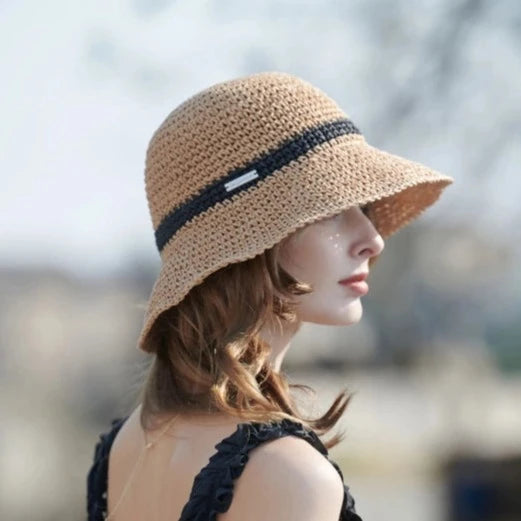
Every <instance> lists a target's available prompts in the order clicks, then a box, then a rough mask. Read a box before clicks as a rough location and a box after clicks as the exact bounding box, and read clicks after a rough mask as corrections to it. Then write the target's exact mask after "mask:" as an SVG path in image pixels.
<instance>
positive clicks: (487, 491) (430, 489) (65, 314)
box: [0, 0, 521, 521]
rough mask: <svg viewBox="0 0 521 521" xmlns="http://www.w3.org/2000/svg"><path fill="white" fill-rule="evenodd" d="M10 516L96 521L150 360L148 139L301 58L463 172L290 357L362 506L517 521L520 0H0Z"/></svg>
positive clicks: (402, 150) (4, 494) (350, 103)
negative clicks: (177, 113) (365, 287)
mask: <svg viewBox="0 0 521 521" xmlns="http://www.w3.org/2000/svg"><path fill="white" fill-rule="evenodd" d="M0 20H1V31H0V43H1V45H0V53H1V63H2V72H3V74H2V77H3V80H2V82H1V83H0V103H1V105H2V111H1V114H2V125H1V126H0V154H1V155H0V158H1V159H0V160H1V163H0V168H1V170H0V172H1V176H2V189H1V190H0V202H1V216H2V218H1V220H0V361H1V363H0V406H1V410H2V421H1V422H0V518H1V519H3V520H4V519H5V520H10V521H15V520H22V519H23V520H27V519H38V520H53V521H59V520H72V519H77V520H81V519H84V518H85V491H86V472H87V469H88V467H89V466H90V464H91V462H92V458H93V454H94V446H95V443H96V442H97V440H98V435H99V433H101V432H104V431H106V430H108V428H109V427H110V420H111V419H112V418H116V417H118V416H120V415H122V414H124V413H125V412H126V409H127V408H128V407H129V405H130V404H131V403H132V401H133V400H134V397H135V393H136V392H137V391H136V389H137V388H138V387H139V384H140V382H141V380H142V377H143V373H144V371H145V369H146V367H147V364H148V363H149V359H148V358H147V357H146V356H145V355H144V354H142V353H140V352H139V351H138V350H137V348H136V341H137V337H138V334H139V330H140V328H141V324H142V319H143V310H144V306H145V304H146V301H147V298H148V295H149V293H150V290H151V288H152V284H153V282H154V279H155V277H156V275H157V273H158V270H159V255H158V253H157V250H156V247H155V243H154V237H153V229H152V225H151V222H150V219H149V214H148V207H147V203H146V199H145V192H144V177H143V170H144V158H145V151H146V147H147V145H148V141H149V139H150V137H151V135H152V133H153V131H154V130H155V129H156V128H157V126H158V125H159V124H160V123H161V122H162V120H163V119H164V118H165V117H166V115H167V114H168V113H169V112H170V111H171V110H172V109H173V108H174V107H175V106H176V105H177V104H179V103H181V102H182V101H183V100H184V99H186V98H187V97H188V96H190V95H192V94H193V93H195V92H196V91H198V90H200V89H202V88H205V87H207V86H209V85H211V84H213V83H215V82H218V81H224V80H226V79H230V78H232V77H236V76H241V75H246V74H250V73H254V72H260V71H264V70H280V71H286V72H290V73H293V74H296V75H299V76H301V77H302V78H304V79H306V80H308V81H311V82H312V83H314V84H316V85H317V86H319V87H320V88H322V89H323V90H324V91H325V92H326V93H328V94H329V95H331V96H332V97H333V98H335V99H336V100H337V101H338V103H339V104H340V105H341V106H342V108H343V109H344V110H345V111H346V112H347V114H348V115H349V116H350V117H351V118H352V120H353V121H354V122H355V124H356V125H357V126H358V127H359V128H360V130H361V131H362V132H363V134H364V135H365V137H366V139H367V140H368V141H369V142H370V143H371V144H373V145H375V146H378V147H380V148H383V149H384V150H387V151H390V152H393V153H396V154H400V155H403V156H406V157H409V158H411V159H414V160H417V161H420V162H423V163H425V164H427V165H429V166H431V167H433V168H435V169H437V170H439V171H442V172H444V173H447V174H449V175H451V176H453V177H454V179H455V182H454V184H453V185H451V186H450V187H448V188H447V189H446V191H445V193H444V194H443V195H442V198H441V199H440V201H439V203H437V204H436V205H435V206H434V207H432V208H431V209H429V210H428V211H427V212H426V213H425V214H424V215H422V216H421V217H420V218H419V219H418V220H416V221H415V222H414V223H413V224H412V225H410V226H408V227H407V228H405V229H403V230H401V231H399V232H398V233H397V234H395V235H394V236H392V237H390V238H388V239H387V241H386V249H385V252H384V254H383V255H382V257H381V258H380V260H379V261H378V262H377V263H376V265H375V266H374V268H373V271H372V273H371V276H370V286H371V289H370V292H369V294H368V295H367V296H365V297H364V298H363V305H364V315H363V318H362V320H361V322H360V323H358V324H356V325H353V326H349V327H347V328H332V327H329V326H316V325H305V326H304V328H303V329H302V330H301V331H300V332H299V334H298V336H297V337H296V338H295V340H294V341H293V344H292V347H291V349H290V351H289V353H288V355H287V357H286V361H285V365H284V366H283V367H284V369H285V371H286V372H287V373H288V375H289V376H290V379H291V381H292V382H293V383H307V384H309V385H311V386H312V387H314V388H315V390H316V391H317V396H316V401H315V403H314V405H313V407H315V408H316V412H317V413H318V412H323V411H324V410H325V408H326V407H327V406H328V405H329V404H330V403H331V401H332V399H333V398H334V397H335V396H336V394H337V393H338V392H339V391H340V390H341V389H342V388H343V387H344V386H347V387H348V388H349V389H350V390H351V391H353V392H354V393H355V396H354V398H353V400H352V402H351V404H350V406H349V408H348V412H347V413H346V414H345V416H344V419H343V420H342V425H341V427H342V428H343V429H345V431H346V439H345V441H344V442H342V443H341V444H340V447H335V448H334V449H332V452H331V453H332V456H333V457H334V458H336V460H337V461H338V462H339V464H340V466H341V468H342V470H343V473H344V478H345V482H346V483H347V484H348V485H349V487H350V490H351V492H352V494H353V496H354V497H355V499H356V506H357V510H358V512H359V513H360V514H361V516H362V517H363V519H364V520H368V521H371V520H375V521H377V520H386V521H394V520H400V521H409V520H410V521H413V520H414V521H455V520H458V521H470V520H472V521H485V520H486V521H499V520H501V521H512V520H517V521H519V520H521V505H520V499H519V498H520V497H521V407H520V403H521V345H520V343H521V342H520V338H521V283H520V278H521V274H520V270H519V261H520V259H521V255H520V253H521V252H520V250H521V241H520V239H521V205H520V204H519V201H520V197H521V176H519V164H520V159H521V103H520V100H521V96H520V93H521V4H520V3H519V2H517V1H514V0H499V1H497V2H485V1H482V0H418V1H416V2H411V1H405V0H395V1H393V2H387V1H384V0H352V1H348V0H345V1H340V0H321V1H318V0H317V1H305V0H299V1H296V0H278V1H274V0H264V1H262V2H261V1H258V0H253V1H251V2H244V1H239V0H220V1H217V0H213V1H212V0H206V1H205V0H191V1H188V0H182V1H181V0H180V1H171V0H120V1H118V2H110V1H109V2H107V1H105V2H102V1H100V0H93V1H90V2H66V1H65V0H54V1H48V2H36V1H18V2H2V3H1V4H0Z"/></svg>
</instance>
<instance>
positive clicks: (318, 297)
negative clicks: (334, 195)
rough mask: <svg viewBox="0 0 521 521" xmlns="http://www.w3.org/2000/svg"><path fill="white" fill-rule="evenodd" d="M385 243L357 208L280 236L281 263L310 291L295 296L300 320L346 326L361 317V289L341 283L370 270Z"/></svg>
mask: <svg viewBox="0 0 521 521" xmlns="http://www.w3.org/2000/svg"><path fill="white" fill-rule="evenodd" d="M383 248H384V241H383V239H382V237H381V236H380V235H379V234H378V232H377V230H376V228H375V227H374V226H373V224H372V222H371V221H370V220H369V219H368V217H366V215H365V213H364V212H363V210H362V208H361V207H358V206H354V207H351V208H349V209H348V210H344V211H343V212H341V213H339V214H337V215H335V216H333V217H328V218H325V219H322V220H320V221H317V222H314V223H311V224H308V225H307V226H305V227H303V228H300V229H299V230H297V231H296V232H294V233H293V234H292V235H290V236H289V237H287V238H286V239H284V241H283V244H282V248H281V257H280V264H281V266H282V268H284V269H285V270H286V271H287V272H288V273H289V274H290V275H292V276H293V277H295V278H296V279H297V280H299V281H302V282H307V283H309V284H310V285H311V286H312V287H313V292H312V293H309V294H307V295H300V296H297V297H294V298H295V299H296V300H297V302H298V303H299V304H298V306H297V314H298V316H299V319H300V320H301V321H303V322H314V323H316V324H329V325H348V324H352V323H354V322H358V321H359V320H360V318H361V316H362V304H361V302H360V298H361V296H363V295H362V294H361V293H360V292H357V291H355V290H354V289H353V288H352V287H350V286H349V285H346V284H340V283H339V281H340V280H342V279H346V278H349V277H352V276H353V275H355V274H359V273H368V272H369V259H371V257H376V256H378V255H380V253H381V252H382V250H383Z"/></svg>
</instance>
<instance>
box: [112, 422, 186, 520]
mask: <svg viewBox="0 0 521 521" xmlns="http://www.w3.org/2000/svg"><path fill="white" fill-rule="evenodd" d="M178 416H179V415H178V414H176V415H175V416H174V417H173V418H172V419H171V420H170V421H169V422H168V425H167V426H166V427H165V428H164V429H163V430H162V431H161V434H160V435H159V436H158V437H157V438H156V439H155V440H153V441H150V442H149V441H147V434H146V432H145V433H144V437H145V445H144V446H143V448H142V449H141V452H140V453H139V456H138V458H137V460H136V463H135V464H134V468H133V469H132V472H131V473H130V476H129V478H128V480H127V483H126V484H125V488H124V489H123V492H122V493H121V496H120V497H119V501H118V502H117V504H116V506H115V507H114V509H113V510H112V512H111V513H110V514H108V515H106V516H105V521H108V520H109V519H111V518H112V517H113V516H114V514H115V512H116V510H117V508H118V507H119V505H120V504H121V501H123V498H124V497H125V494H126V493H127V490H128V487H129V485H130V483H131V481H132V478H133V477H134V474H135V472H136V469H137V466H138V464H139V463H140V462H141V460H142V459H143V456H144V455H145V453H146V451H147V450H149V449H151V448H152V447H153V446H154V445H155V444H156V443H157V442H158V441H159V439H160V438H161V436H163V434H165V433H166V431H167V430H168V429H169V428H170V427H171V425H172V424H173V423H174V420H175V419H176V418H177V417H178ZM107 493H108V490H107ZM107 510H108V502H107Z"/></svg>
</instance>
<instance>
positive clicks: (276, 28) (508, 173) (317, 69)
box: [0, 0, 521, 273]
mask: <svg viewBox="0 0 521 521" xmlns="http://www.w3.org/2000/svg"><path fill="white" fill-rule="evenodd" d="M460 3H461V4H463V3H464V2H460ZM325 4H327V6H328V9H325V8H324V5H325ZM384 4H385V3H384V2H378V1H376V0H374V1H368V2H363V1H361V0H360V1H354V2H350V3H344V2H337V1H330V2H325V3H324V2H318V1H307V2H302V1H301V2H297V1H291V0H287V1H283V2H274V1H266V2H252V3H249V4H245V3H244V2H238V1H231V0H227V1H222V2H216V1H208V0H207V1H204V0H193V1H177V2H172V1H170V2H169V1H165V0H156V1H145V0H134V1H126V2H123V1H118V2H101V1H91V2H65V1H63V0H55V1H50V2H36V1H30V2H29V1H26V2H23V1H20V2H4V3H3V4H2V5H1V7H0V18H1V23H2V30H1V35H0V43H1V46H0V53H1V59H2V65H3V70H4V74H5V75H4V80H3V81H2V82H1V84H0V100H1V101H0V103H1V109H2V115H3V119H4V124H3V125H2V126H1V127H0V168H1V170H0V172H1V174H0V175H1V176H2V181H3V190H2V191H1V192H0V207H1V216H2V218H1V221H0V265H24V266H26V265H30V266H39V265H55V266H59V267H62V268H65V269H69V270H72V271H75V272H82V273H101V272H107V271H109V272H110V271H118V270H119V269H122V268H123V267H124V266H125V265H126V263H128V262H129V260H131V259H141V260H144V261H145V262H150V263H154V262H156V263H157V262H158V261H159V256H158V253H157V250H156V247H155V243H154V238H153V229H152V225H151V221H150V218H149V214H148V207H147V202H146V197H145V191H144V159H145V152H146V147H147V145H148V141H149V139H150V137H151V135H152V133H153V132H154V130H155V129H156V128H157V126H159V124H160V123H161V122H162V120H163V119H164V118H165V117H166V116H167V115H168V113H169V112H170V111H171V110H173V109H174V108H175V106H176V105H177V104H179V103H181V102H182V101H183V100H184V99H185V98H187V97H188V96H190V95H192V94H193V93H195V92H196V91H197V90H200V89H202V88H205V87H207V86H209V85H211V84H212V83H215V82H218V81H224V80H225V79H229V78H231V77H235V76H240V75H245V74H249V73H253V72H258V71H261V70H286V71H287V72H291V73H294V74H298V75H301V76H302V77H304V78H305V79H308V80H310V81H312V82H314V83H315V84H317V85H318V86H319V87H321V88H323V89H324V90H325V91H326V92H327V93H328V94H330V95H332V96H333V97H336V99H338V100H339V102H340V104H341V105H342V106H343V108H344V109H345V110H346V112H347V113H348V114H349V115H350V116H351V117H352V118H353V119H354V121H355V122H356V124H357V125H358V126H359V127H360V128H361V129H362V131H363V132H364V134H366V136H367V137H368V140H369V141H371V140H370V137H371V136H372V137H374V140H373V141H372V142H373V144H376V145H377V146H381V147H383V148H385V149H387V150H389V151H391V152H394V153H399V154H401V155H407V156H408V157H410V158H411V159H416V160H419V161H422V162H425V163H427V164H429V165H430V166H432V167H434V168H436V169H438V170H442V171H444V172H445V173H448V174H449V175H453V176H454V177H455V178H456V184H455V185H454V186H452V187H451V188H450V190H451V191H450V193H449V192H447V196H446V197H444V199H443V201H440V203H439V205H437V207H436V208H433V209H432V211H431V212H429V214H428V215H425V217H423V218H424V219H430V220H432V222H434V221H435V220H436V219H445V220H446V219H447V218H448V219H449V221H450V220H451V219H452V220H453V221H454V222H466V223H468V224H469V225H475V226H476V228H477V229H478V231H479V230H481V231H482V232H483V233H496V234H499V233H500V232H501V233H503V234H504V237H505V238H506V240H510V239H509V237H510V236H509V234H508V233H509V232H508V230H509V227H510V230H513V229H514V228H512V223H516V222H517V223H519V219H520V218H521V215H520V213H519V210H518V208H517V207H518V201H519V196H520V195H521V182H520V181H519V179H520V176H519V175H518V172H517V170H518V163H519V157H521V155H520V151H521V143H520V138H519V134H520V132H519V130H520V127H519V123H518V122H519V121H521V118H520V117H519V116H520V115H521V114H520V112H521V109H520V106H519V105H520V104H519V101H518V99H517V98H518V95H519V94H518V93H519V92H521V59H520V57H519V56H520V54H521V53H519V46H517V47H516V46H515V45H513V44H515V43H519V40H517V42H514V41H513V40H512V35H511V30H510V29H511V28H510V25H512V24H514V28H515V27H517V28H519V27H521V16H520V13H519V12H518V11H519V9H517V10H516V13H515V14H516V16H517V18H516V16H513V15H512V13H511V12H510V11H508V9H507V10H505V9H503V10H502V9H501V7H497V8H496V9H495V10H494V11H493V12H480V13H479V16H478V15H476V18H475V19H472V17H471V16H470V15H469V23H468V24H465V23H463V24H461V26H462V27H463V29H460V32H459V33H458V32H456V31H455V32H452V33H450V34H449V35H450V37H451V38H454V39H456V38H458V40H455V44H454V45H455V47H454V49H455V50H454V54H456V55H457V56H458V57H459V58H458V60H455V59H454V58H452V61H451V54H450V53H449V54H448V57H445V58H444V56H443V54H442V52H441V51H440V53H439V54H440V56H441V58H440V60H439V61H436V60H432V62H430V61H427V62H426V63H425V58H424V56H425V54H424V53H425V49H428V48H429V47H428V46H429V45H431V46H433V48H434V49H436V50H437V49H439V48H442V47H443V43H444V41H443V36H444V35H443V34H442V35H441V36H440V35H439V31H436V24H440V25H441V26H443V27H446V26H447V24H444V23H443V21H444V17H447V16H451V13H450V11H448V10H447V9H448V8H447V7H446V6H447V5H451V4H449V3H446V2H435V1H430V0H424V1H422V2H419V3H418V6H419V7H418V6H417V7H416V9H419V11H418V12H410V10H408V8H407V5H409V6H410V5H411V4H410V3H409V4H408V3H407V2H405V1H398V2H396V3H394V4H393V9H391V10H389V7H387V10H386V9H384V8H383V7H382V9H380V10H379V9H376V7H379V6H383V5H384ZM505 4H507V5H511V3H510V2H505ZM372 7H374V8H375V9H373V10H371V8H372ZM420 11H421V13H420ZM469 24H470V25H469ZM472 24H474V25H472ZM509 24H510V25H509ZM515 24H518V25H515ZM487 27H488V31H483V30H482V29H483V28H487ZM462 33H463V35H464V36H463V37H462V36H461V34H462ZM411 42H413V43H415V45H411ZM449 49H450V48H449ZM458 49H459V50H458ZM462 49H465V52H464V53H463V51H462ZM458 53H459V54H458ZM443 60H445V61H443ZM454 62H455V63H454ZM447 64H448V65H447ZM436 67H438V68H436ZM442 67H445V68H442ZM451 67H452V68H451ZM447 70H448V73H447ZM444 74H445V75H446V76H444ZM438 77H440V78H445V80H444V81H440V82H439V83H436V84H435V82H434V81H432V80H433V78H434V79H436V78H438ZM446 77H448V78H449V79H448V80H447V79H446ZM436 89H437V90H436ZM516 93H517V98H516ZM397 107H398V108H399V109H400V110H402V112H403V114H405V115H404V116H403V114H402V116H403V121H400V124H399V125H397V124H396V114H399V112H397V111H398V109H397ZM408 107H413V108H412V109H410V110H409V111H408V112H407V110H408V109H407V108H408ZM375 141H376V142H375ZM487 147H490V148H491V151H488V149H487ZM498 150H500V153H498V152H497V151H498ZM487 161H488V163H487ZM480 170H481V171H480ZM474 175H475V177H473V176H474ZM485 197H486V199H485ZM477 205H479V208H480V209H482V208H485V207H488V208H489V209H490V211H487V212H482V211H478V212H476V208H478V206H477ZM447 216H448V217H447ZM518 228H519V227H516V228H515V229H518ZM505 230H506V231H507V232H506V233H505ZM515 233H518V232H515Z"/></svg>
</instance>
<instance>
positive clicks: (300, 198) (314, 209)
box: [138, 135, 454, 352]
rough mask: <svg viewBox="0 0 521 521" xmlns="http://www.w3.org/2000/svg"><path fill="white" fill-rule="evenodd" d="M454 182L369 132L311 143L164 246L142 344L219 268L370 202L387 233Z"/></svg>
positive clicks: (143, 346) (372, 214)
mask: <svg viewBox="0 0 521 521" xmlns="http://www.w3.org/2000/svg"><path fill="white" fill-rule="evenodd" d="M453 181H454V180H453V178H451V177H449V176H447V175H445V174H442V173H440V172H438V171H436V170H434V169H431V168H429V167H427V166H425V165H423V164H421V163H418V162H416V161H412V160H409V159H406V158H404V157H401V156H398V155H395V154H391V153H389V152H386V151H384V150H381V149H378V148H376V147H373V146H372V145H369V144H368V143H367V142H366V141H365V139H364V138H363V136H358V135H357V136H352V135H351V136H341V137H339V138H337V139H334V140H332V141H328V142H326V143H323V144H322V145H319V146H317V147H315V148H313V149H312V150H311V151H309V152H308V153H306V154H304V155H303V156H301V157H299V158H298V159H296V160H294V161H292V162H290V163H289V164H287V165H286V166H284V167H282V168H281V169H279V170H278V171H276V172H275V173H274V174H272V175H270V176H269V177H268V178H266V179H263V180H262V181H260V182H259V183H257V184H255V185H253V186H252V187H251V188H250V189H248V190H244V191H242V192H241V193H240V194H237V195H236V196H234V197H232V198H230V199H229V200H227V201H225V202H223V203H218V204H216V205H215V206H214V207H212V208H211V209H210V210H208V211H206V212H204V213H202V214H200V215H198V216H196V217H195V218H193V219H192V220H191V221H189V222H188V223H186V224H185V225H184V226H183V227H182V228H181V229H180V230H179V231H178V232H177V233H176V234H175V235H174V236H173V237H172V238H171V239H170V241H169V242H168V244H167V245H166V246H165V247H164V249H163V250H162V252H161V258H162V265H161V269H160V272H159V275H158V277H157V279H156V281H155V284H154V286H153V288H152V292H151V294H150V297H149V300H148V303H147V308H146V310H145V317H144V322H143V327H142V330H141V333H140V335H139V338H138V348H140V349H142V350H143V351H146V352H150V351H152V346H149V345H148V342H147V340H148V338H147V337H148V334H149V332H150V329H151V327H152V325H153V323H154V322H155V320H156V319H157V317H158V316H159V315H160V314H161V313H162V312H163V311H166V310H167V309H169V308H170V307H172V306H174V305H176V304H177V303H179V302H180V301H181V300H182V299H183V298H184V297H185V296H186V294H187V293H188V292H189V291H190V289H191V288H192V287H194V286H196V285H198V284H200V283H201V282H202V281H203V280H204V279H205V278H206V277H207V276H208V275H210V274H211V273H213V272H215V271H217V270H218V269H220V268H222V267H224V266H226V265H228V264H232V263H235V262H241V261H244V260H247V259H250V258H253V257H255V256H256V255H259V254H261V253H262V252H263V251H265V250H266V249H269V248H271V247H273V246H274V245H275V244H277V243H278V242H279V241H281V240H282V239H284V238H285V237H287V236H288V235H289V234H291V233H293V232H294V231H296V230H297V229H298V228H300V227H302V226H305V225H306V224H309V223H311V222H314V221H317V220H319V219H322V218H325V217H328V216H331V215H334V214H335V213H338V212H340V211H342V210H345V209H347V208H350V207H352V206H360V205H365V204H368V207H369V208H368V210H369V211H368V216H369V218H370V220H371V221H372V223H373V225H374V226H375V228H376V230H377V231H378V233H379V234H380V235H381V236H382V237H383V238H387V237H389V236H390V235H392V234H393V233H395V232H396V231H398V230H399V229H400V228H402V227H404V226H405V225H407V224H408V223H410V222H411V221H413V220H414V219H416V218H417V217H418V216H419V215H420V214H421V213H422V212H424V211H425V210H426V209H427V208H428V207H429V206H431V205H432V204H433V203H434V202H436V200H437V199H438V198H439V197H440V195H441V193H442V191H443V189H444V188H445V187H446V186H447V185H449V184H451V183H452V182H453ZM217 233H218V234H219V236H218V238H216V234H217ZM223 245H225V246H223Z"/></svg>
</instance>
